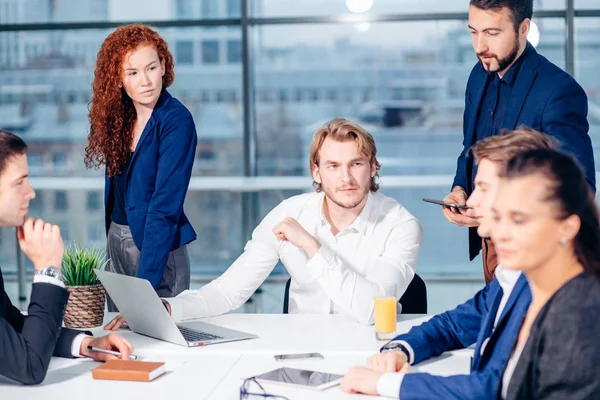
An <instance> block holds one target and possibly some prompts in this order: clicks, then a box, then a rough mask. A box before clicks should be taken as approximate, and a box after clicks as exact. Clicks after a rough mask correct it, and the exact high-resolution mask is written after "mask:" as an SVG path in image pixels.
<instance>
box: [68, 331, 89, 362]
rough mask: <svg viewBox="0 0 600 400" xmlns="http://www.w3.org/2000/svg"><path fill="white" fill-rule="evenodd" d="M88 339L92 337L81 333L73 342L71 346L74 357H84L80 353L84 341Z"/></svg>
mask: <svg viewBox="0 0 600 400" xmlns="http://www.w3.org/2000/svg"><path fill="white" fill-rule="evenodd" d="M86 337H91V336H89V335H86V334H85V333H81V334H79V335H77V336H75V339H74V340H73V343H72V344H71V354H72V355H73V357H84V356H83V355H82V354H81V353H80V351H81V342H83V339H85V338H86Z"/></svg>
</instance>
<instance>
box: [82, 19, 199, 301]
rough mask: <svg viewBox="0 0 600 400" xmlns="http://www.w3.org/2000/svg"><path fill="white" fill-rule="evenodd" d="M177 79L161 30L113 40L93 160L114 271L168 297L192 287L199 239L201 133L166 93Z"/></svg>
mask: <svg viewBox="0 0 600 400" xmlns="http://www.w3.org/2000/svg"><path fill="white" fill-rule="evenodd" d="M174 78H175V74H174V71H173V56H172V55H171V53H170V51H169V49H168V47H167V43H166V42H165V41H164V39H162V38H161V37H160V36H159V35H158V33H156V32H155V31H154V30H152V29H151V28H149V27H147V26H144V25H127V26H122V27H120V28H118V29H117V30H115V31H114V32H113V33H111V34H110V35H109V36H108V37H107V38H106V39H105V40H104V43H102V47H101V48H100V51H99V52H98V60H97V62H96V70H95V72H94V82H93V83H92V91H93V96H92V101H91V104H90V115H89V119H90V124H91V128H90V134H89V136H88V140H89V143H88V146H87V148H86V157H85V163H86V166H87V167H88V168H90V167H95V168H98V167H99V166H100V165H101V164H105V165H106V183H105V190H104V204H105V217H106V229H107V245H106V248H107V257H108V258H109V259H110V261H109V264H108V269H109V270H111V271H113V272H117V273H120V274H125V275H130V276H137V277H140V278H144V279H147V280H149V281H150V283H151V284H152V286H153V287H154V289H155V290H156V292H157V293H158V295H159V296H161V297H172V296H176V295H177V294H179V293H181V292H182V291H183V290H185V289H188V288H189V284H190V261H189V257H188V254H187V249H186V244H187V243H189V242H191V241H192V240H194V239H196V233H195V232H194V229H193V228H192V225H191V224H190V222H189V221H188V219H187V217H186V216H185V214H184V213H183V202H184V199H185V195H186V192H187V189H188V185H189V182H190V176H191V173H192V165H193V162H194V155H195V149H196V143H197V137H196V128H195V126H194V121H193V119H192V116H191V114H190V112H189V111H188V110H187V109H186V108H185V107H184V106H183V105H182V104H181V103H180V102H179V101H178V100H176V99H175V98H173V97H172V96H171V95H170V94H169V92H167V90H166V88H167V87H169V86H170V85H171V84H172V83H173V80H174ZM109 309H110V310H111V311H114V310H115V307H114V305H113V304H111V302H109Z"/></svg>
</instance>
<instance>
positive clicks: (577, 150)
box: [542, 79, 596, 192]
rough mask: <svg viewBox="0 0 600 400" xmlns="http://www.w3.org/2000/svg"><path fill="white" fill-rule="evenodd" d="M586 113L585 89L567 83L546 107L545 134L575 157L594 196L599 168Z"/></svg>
mask: <svg viewBox="0 0 600 400" xmlns="http://www.w3.org/2000/svg"><path fill="white" fill-rule="evenodd" d="M587 113H588V100H587V96H586V94H585V92H584V90H583V88H582V87H581V86H579V84H577V82H575V81H574V80H573V79H568V80H565V82H564V83H563V84H561V85H558V86H557V87H556V88H555V89H554V91H553V93H552V94H551V96H550V97H549V98H548V101H547V103H546V105H545V106H544V113H543V115H542V132H544V133H545V134H547V135H550V136H554V137H555V138H556V139H557V140H558V141H559V142H560V147H561V150H563V151H566V152H568V153H571V154H572V155H574V156H575V158H576V159H577V161H579V163H580V164H581V166H582V167H583V171H584V173H585V178H586V179H587V181H588V183H589V184H590V186H591V187H592V189H593V190H594V192H595V191H596V168H595V165H594V153H593V150H592V141H591V139H590V136H589V135H588V130H589V124H588V121H587Z"/></svg>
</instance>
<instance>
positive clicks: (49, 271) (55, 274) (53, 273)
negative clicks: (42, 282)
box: [34, 265, 62, 280]
mask: <svg viewBox="0 0 600 400" xmlns="http://www.w3.org/2000/svg"><path fill="white" fill-rule="evenodd" d="M34 275H44V276H49V277H51V278H55V279H58V280H62V271H61V270H60V268H56V267H54V266H52V265H49V266H47V267H44V268H42V269H36V270H35V272H34Z"/></svg>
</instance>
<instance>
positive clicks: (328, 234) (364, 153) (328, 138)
mask: <svg viewBox="0 0 600 400" xmlns="http://www.w3.org/2000/svg"><path fill="white" fill-rule="evenodd" d="M376 154H377V149H376V147H375V141H374V140H373V137H372V136H371V135H370V134H369V133H368V132H367V131H365V130H364V129H363V128H361V127H360V126H358V125H357V124H355V123H353V122H350V121H347V120H345V119H341V118H338V119H334V120H332V121H330V122H328V123H327V124H325V125H324V126H323V127H321V128H320V129H319V130H318V131H317V132H316V133H315V136H314V138H313V141H312V145H311V149H310V168H311V172H312V177H313V179H314V184H315V185H316V188H317V190H316V192H313V193H306V194H301V195H298V196H294V197H292V198H289V199H287V200H284V201H283V202H281V204H279V205H278V206H277V207H275V208H274V209H273V210H272V211H271V212H270V213H269V214H268V215H267V216H266V217H265V218H264V219H263V221H262V222H261V223H260V225H259V226H258V227H257V228H256V229H255V230H254V232H253V234H252V239H251V240H250V241H249V242H248V243H247V244H246V247H245V249H244V253H243V254H242V255H241V256H240V257H239V258H238V259H237V260H236V261H235V262H234V263H233V265H231V267H229V269H228V270H227V271H225V273H223V275H221V276H220V277H219V278H217V279H215V280H214V281H212V282H211V283H209V284H208V285H206V286H204V287H202V288H200V289H198V290H187V291H185V292H183V293H181V294H180V295H178V296H177V297H174V298H169V299H165V301H166V304H167V308H168V309H170V312H171V315H172V316H173V318H174V319H175V320H176V321H179V320H181V319H187V318H198V317H208V316H213V315H219V314H223V313H226V312H228V311H231V310H234V309H236V308H238V307H240V306H241V305H243V304H244V303H245V302H246V301H247V300H248V298H249V297H250V296H251V295H252V294H253V293H254V291H256V289H257V288H258V287H259V286H260V285H261V284H262V283H263V282H264V280H265V279H266V278H267V277H268V276H269V274H270V273H271V271H272V270H273V268H274V267H275V265H276V264H277V262H278V261H280V260H281V262H282V263H283V265H284V266H285V267H286V268H287V270H288V272H289V274H290V275H291V277H292V282H291V286H290V294H289V312H290V313H304V314H338V313H341V314H347V315H350V316H352V317H353V318H355V319H356V320H357V321H359V322H361V323H363V324H371V323H373V299H374V297H376V296H381V295H390V294H392V293H395V295H396V296H397V298H400V297H401V296H402V294H403V293H404V292H405V291H406V288H407V287H408V284H409V283H410V282H411V280H412V278H413V276H414V275H415V265H416V262H417V256H418V253H419V248H420V245H421V240H422V231H421V225H420V224H419V222H418V221H417V219H416V218H415V217H413V216H412V215H411V214H410V213H409V212H408V211H407V210H406V209H405V208H404V207H402V206H401V205H400V204H399V203H398V202H397V201H396V200H394V199H392V198H390V197H387V196H384V195H383V194H380V193H378V192H377V190H378V189H379V185H378V183H377V178H378V169H379V168H380V164H379V162H378V161H377V157H376ZM122 321H123V320H122V317H117V318H116V319H115V320H113V321H112V322H111V323H110V324H109V325H107V326H106V329H117V328H118V327H119V326H120V325H121V323H122Z"/></svg>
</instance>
